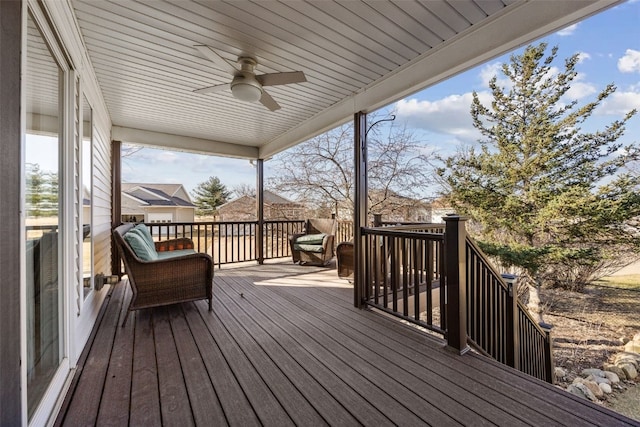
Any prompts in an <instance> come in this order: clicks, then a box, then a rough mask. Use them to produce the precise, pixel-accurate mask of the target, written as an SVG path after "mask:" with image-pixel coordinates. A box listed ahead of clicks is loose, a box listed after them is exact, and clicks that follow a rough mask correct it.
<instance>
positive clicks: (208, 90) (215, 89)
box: [193, 83, 229, 93]
mask: <svg viewBox="0 0 640 427" xmlns="http://www.w3.org/2000/svg"><path fill="white" fill-rule="evenodd" d="M228 88H229V83H224V84H221V85H215V86H207V87H203V88H201V89H196V90H194V91H193V93H213V92H221V91H223V90H225V89H228Z"/></svg>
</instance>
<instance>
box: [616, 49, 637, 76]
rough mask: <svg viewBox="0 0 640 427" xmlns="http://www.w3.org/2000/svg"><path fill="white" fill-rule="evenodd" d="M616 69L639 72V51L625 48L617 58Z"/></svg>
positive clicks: (623, 71)
mask: <svg viewBox="0 0 640 427" xmlns="http://www.w3.org/2000/svg"><path fill="white" fill-rule="evenodd" d="M618 70H619V71H620V72H621V73H640V51H638V50H633V49H627V50H626V52H625V53H624V56H623V57H622V58H620V59H618Z"/></svg>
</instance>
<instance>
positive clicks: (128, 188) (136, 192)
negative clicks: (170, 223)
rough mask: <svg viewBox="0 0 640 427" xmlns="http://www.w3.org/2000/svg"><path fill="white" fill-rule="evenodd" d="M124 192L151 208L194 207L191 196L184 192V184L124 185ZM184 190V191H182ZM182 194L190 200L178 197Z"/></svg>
mask: <svg viewBox="0 0 640 427" xmlns="http://www.w3.org/2000/svg"><path fill="white" fill-rule="evenodd" d="M121 186H122V192H123V193H124V194H126V195H127V196H129V197H131V198H134V199H136V200H137V201H139V202H140V204H141V205H146V206H147V207H150V206H177V207H192V208H195V205H194V204H193V203H192V202H191V199H190V198H189V194H188V193H187V192H186V191H185V190H184V187H183V186H182V184H136V183H122V184H121ZM181 190H182V191H181ZM178 193H182V194H184V195H185V197H186V198H188V199H189V200H185V199H184V198H182V197H178V196H176V194H178Z"/></svg>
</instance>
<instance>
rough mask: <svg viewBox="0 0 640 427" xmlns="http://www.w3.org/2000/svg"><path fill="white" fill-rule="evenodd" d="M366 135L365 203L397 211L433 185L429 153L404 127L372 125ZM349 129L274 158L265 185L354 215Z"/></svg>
mask: <svg viewBox="0 0 640 427" xmlns="http://www.w3.org/2000/svg"><path fill="white" fill-rule="evenodd" d="M367 137H368V169H369V174H368V184H369V189H370V190H369V195H368V196H369V207H370V212H372V213H382V214H385V215H393V214H395V215H396V216H398V215H400V212H402V211H403V210H406V209H407V208H410V207H415V205H416V200H420V199H423V198H424V196H423V193H424V192H425V189H426V188H427V187H428V186H429V185H430V183H432V176H431V170H432V169H431V168H430V153H428V152H427V151H425V149H424V147H423V146H422V145H421V144H420V142H419V141H417V140H416V138H415V136H414V135H413V134H412V133H411V132H409V131H408V130H407V129H406V127H403V126H388V125H387V126H385V127H374V128H372V129H371V130H370V132H369V133H368V135H367ZM353 154H354V149H353V127H352V126H350V125H343V126H340V127H338V128H336V129H333V130H331V131H329V132H326V133H324V134H322V135H319V136H317V137H315V138H313V139H311V140H309V141H307V142H305V143H303V144H299V145H297V146H295V147H293V148H291V149H289V150H287V151H285V152H284V153H281V154H280V155H278V156H276V157H275V158H274V159H273V161H272V164H271V165H269V166H270V167H271V168H273V169H274V170H277V171H278V173H277V175H276V176H275V177H274V178H271V179H270V180H269V181H268V183H267V184H268V186H269V188H271V189H273V190H274V191H276V192H280V193H285V194H287V195H289V196H290V197H291V198H295V199H297V200H299V201H303V202H305V203H306V204H307V205H308V206H309V207H312V208H315V209H316V210H321V211H323V212H324V213H326V212H327V211H329V212H332V213H336V214H337V216H338V217H339V218H348V217H350V216H352V215H353V206H354V203H353V193H354V170H353V167H354V162H353Z"/></svg>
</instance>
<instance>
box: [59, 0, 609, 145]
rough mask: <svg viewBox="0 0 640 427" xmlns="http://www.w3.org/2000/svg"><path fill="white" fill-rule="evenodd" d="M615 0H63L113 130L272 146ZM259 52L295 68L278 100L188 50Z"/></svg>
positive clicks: (276, 93)
mask: <svg viewBox="0 0 640 427" xmlns="http://www.w3.org/2000/svg"><path fill="white" fill-rule="evenodd" d="M615 3H618V1H617V0H585V1H583V0H555V1H550V0H531V1H527V0H429V1H412V0H399V1H378V0H376V1H358V0H347V1H329V0H317V1H297V0H296V1H271V0H265V1H244V0H234V1H228V2H223V1H184V0H182V1H166V0H148V1H131V0H118V1H95V0H71V4H72V6H73V8H74V10H75V13H76V17H77V20H78V22H79V27H80V30H81V32H82V35H83V37H84V40H85V45H86V48H87V51H88V54H89V57H90V60H91V62H92V65H93V67H94V69H95V73H96V75H97V78H98V81H99V83H100V86H101V89H102V93H103V96H104V99H105V103H106V106H107V108H108V110H109V114H110V115H111V120H112V122H113V125H114V127H113V138H114V139H118V140H121V141H123V142H129V143H143V144H150V145H156V146H167V147H172V148H178V149H183V150H187V151H196V152H207V153H213V154H222V155H228V156H234V157H247V158H268V157H270V156H272V155H274V154H275V153H277V152H279V151H282V150H284V149H286V148H288V147H290V146H292V145H295V144H297V143H299V142H301V141H304V140H306V139H308V138H310V137H313V136H315V135H317V134H319V133H321V132H323V131H326V130H328V129H330V128H332V127H334V126H336V125H338V124H341V123H344V122H347V121H349V120H352V117H353V114H354V113H355V112H357V111H360V110H363V111H372V110H375V109H377V108H380V107H382V106H385V105H388V104H390V103H392V102H394V101H397V100H399V99H401V98H403V97H405V96H407V95H409V94H411V93H414V92H416V91H418V90H420V89H423V88H425V87H428V86H430V85H433V84H435V83H437V82H439V81H442V80H443V79H446V78H447V77H450V76H452V75H454V74H457V73H459V72H461V71H463V70H466V69H468V68H470V67H473V66H475V65H478V64H480V63H482V62H484V61H486V60H488V59H490V58H492V57H495V56H497V55H500V54H502V53H504V52H506V51H509V50H511V49H513V48H515V47H517V46H520V45H523V44H525V43H528V42H530V41H532V40H534V39H536V38H538V37H540V36H543V35H545V34H547V33H550V32H552V31H555V30H558V29H560V28H562V27H564V26H566V25H569V24H571V23H573V22H576V21H578V20H580V19H583V18H584V17H586V16H589V15H591V14H593V13H596V12H598V11H600V10H602V9H604V8H606V7H609V6H611V5H613V4H615ZM195 45H208V46H211V47H212V48H213V49H215V50H216V51H217V52H218V53H220V55H222V56H223V57H224V58H226V59H228V60H230V61H232V62H235V61H236V59H237V57H238V56H242V55H250V56H254V57H256V58H257V59H258V62H259V65H258V68H257V74H262V73H273V72H287V71H303V72H304V73H305V75H306V77H307V82H305V83H297V84H291V85H286V86H271V87H268V88H267V89H268V92H269V93H270V94H271V95H272V97H273V98H274V99H275V100H276V101H277V102H278V103H279V104H280V105H281V107H282V108H281V109H280V110H277V111H275V112H271V111H269V110H268V109H267V108H265V107H264V106H262V105H261V104H259V103H255V104H250V103H245V102H242V101H239V100H236V99H235V98H233V96H232V95H231V91H230V90H225V91H223V92H219V93H212V94H194V93H193V90H194V89H198V88H202V87H206V86H211V85H215V84H222V83H229V82H230V81H231V78H232V76H231V75H230V74H228V73H227V72H226V71H225V70H222V69H220V68H218V67H217V66H216V65H215V64H214V63H213V62H211V61H209V60H208V59H206V58H204V57H203V56H202V54H201V53H200V52H199V51H198V50H197V49H196V48H194V46H195Z"/></svg>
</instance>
